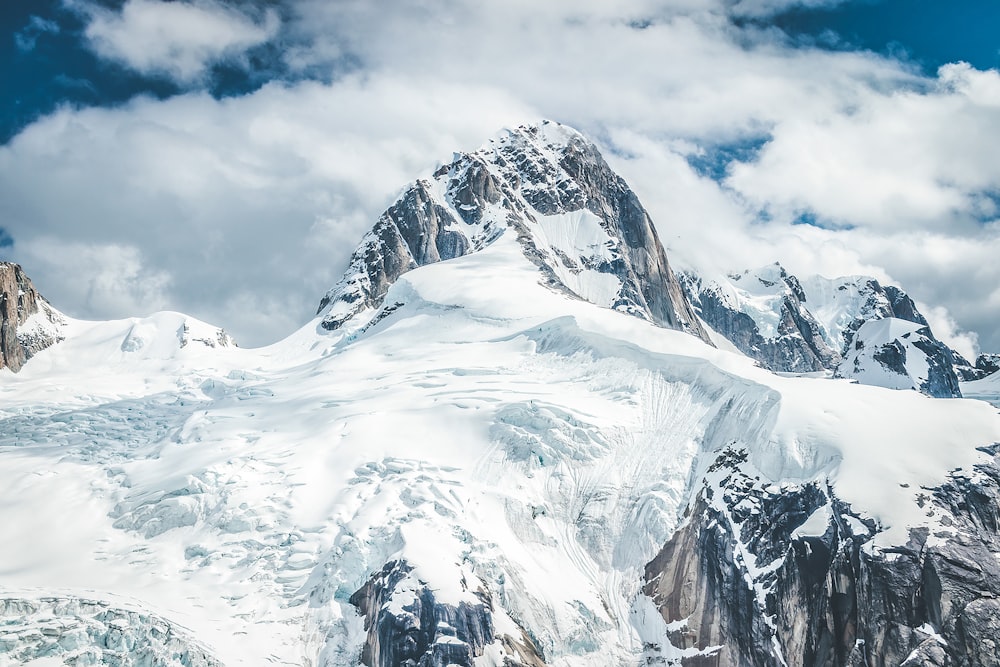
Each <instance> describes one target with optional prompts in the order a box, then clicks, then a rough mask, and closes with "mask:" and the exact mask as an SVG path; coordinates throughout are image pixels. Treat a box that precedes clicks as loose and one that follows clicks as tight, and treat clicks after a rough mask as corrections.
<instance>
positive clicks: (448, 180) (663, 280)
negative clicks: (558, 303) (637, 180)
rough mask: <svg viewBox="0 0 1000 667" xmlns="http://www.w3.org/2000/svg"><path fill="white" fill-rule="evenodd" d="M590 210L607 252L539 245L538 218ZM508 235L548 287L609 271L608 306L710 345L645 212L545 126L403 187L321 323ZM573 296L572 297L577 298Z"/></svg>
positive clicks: (560, 133) (583, 146) (583, 151)
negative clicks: (566, 275)
mask: <svg viewBox="0 0 1000 667" xmlns="http://www.w3.org/2000/svg"><path fill="white" fill-rule="evenodd" d="M582 210H587V211H590V212H591V213H593V214H594V215H596V216H597V218H598V219H599V220H600V224H601V227H602V228H603V230H604V231H605V232H606V233H607V234H608V236H609V238H610V243H611V245H612V246H613V247H612V248H610V254H609V255H610V258H609V256H602V257H601V259H599V260H595V259H594V258H593V257H571V256H569V255H566V254H565V253H561V254H560V253H557V256H553V255H552V253H550V252H548V251H546V250H545V249H544V248H540V247H539V245H538V243H537V239H538V234H537V233H536V230H537V229H538V221H539V220H540V219H542V218H544V217H545V216H551V215H556V214H563V213H573V212H577V211H582ZM506 229H511V230H512V231H513V232H514V233H515V234H516V236H517V239H518V241H520V243H521V245H522V247H523V249H524V253H525V256H526V257H528V258H529V259H530V260H531V261H532V262H534V263H535V264H536V265H537V266H538V267H539V269H540V270H541V272H542V274H543V276H544V277H545V282H546V283H547V284H549V285H550V286H552V287H553V288H555V289H560V290H562V291H565V292H567V293H571V294H572V290H571V289H570V288H569V287H568V286H567V285H566V284H565V282H564V281H562V280H561V279H560V278H559V271H557V270H556V268H557V265H559V268H563V267H565V268H568V269H569V270H570V271H571V272H579V271H581V270H584V269H587V270H594V271H598V272H601V273H608V274H613V275H614V276H615V277H617V278H618V279H619V281H620V283H621V288H620V289H619V292H618V294H617V296H616V298H615V300H614V303H612V304H609V305H610V306H611V307H612V308H614V309H616V310H620V311H622V312H626V313H629V314H632V315H635V316H637V317H641V318H644V319H647V320H649V321H651V322H654V323H656V324H658V325H660V326H664V327H668V328H672V329H679V330H682V331H686V332H688V333H691V334H692V335H695V336H698V337H700V338H702V339H703V340H705V341H706V342H708V335H707V334H706V332H705V331H704V329H703V328H702V326H701V323H700V322H699V320H698V318H697V317H696V315H695V313H694V311H693V310H692V308H691V306H690V304H689V303H688V301H687V299H686V298H685V296H684V293H683V291H682V289H681V287H680V285H679V283H678V281H677V279H676V277H675V276H674V274H673V271H672V270H671V268H670V265H669V263H668V262H667V257H666V253H665V251H664V249H663V245H662V244H661V243H660V240H659V237H658V236H657V233H656V230H655V228H654V227H653V224H652V221H651V220H650V218H649V215H648V214H647V213H646V210H645V209H644V208H643V207H642V205H641V204H640V202H639V200H638V198H637V197H636V195H635V193H634V192H632V190H631V189H630V188H629V187H628V185H627V184H626V183H625V182H624V181H623V180H622V179H621V177H619V176H618V175H617V174H615V173H614V172H613V171H612V170H611V168H610V167H609V166H608V164H607V163H606V162H605V161H604V158H603V157H602V156H601V154H600V152H599V151H598V150H597V148H596V146H594V145H593V144H592V143H591V142H589V141H587V140H586V139H584V138H583V137H582V135H580V134H579V133H577V132H575V131H573V130H570V129H569V128H564V127H562V126H558V125H557V124H554V123H548V122H543V123H542V124H541V125H538V126H531V127H519V128H517V129H516V130H512V131H509V132H508V133H506V134H505V135H503V136H501V137H500V138H498V139H496V140H494V141H492V142H491V143H490V144H489V145H487V146H486V147H484V148H483V149H481V150H480V151H478V152H475V153H471V154H460V155H458V156H456V159H455V160H454V161H453V162H452V163H450V164H448V165H445V166H443V167H441V168H440V169H438V170H437V171H436V172H435V173H434V175H433V178H432V179H430V180H421V181H418V182H417V183H415V184H414V185H412V186H410V187H409V188H408V189H407V190H406V191H405V192H404V194H403V195H402V196H401V197H400V198H399V199H398V200H397V201H396V203H394V204H393V205H392V206H391V207H390V208H389V209H388V210H387V211H386V212H385V213H383V215H382V217H381V218H380V219H379V221H378V223H377V224H376V225H375V227H374V228H373V229H372V231H371V232H369V233H368V234H367V235H366V236H365V238H364V239H363V241H362V243H361V245H360V246H359V247H358V249H357V250H356V251H355V253H354V255H353V256H352V258H351V262H350V267H349V269H348V271H347V272H346V273H345V275H344V277H343V278H342V279H341V281H340V282H339V283H338V284H337V285H336V286H334V288H333V289H331V290H330V291H329V292H328V293H327V294H326V296H324V297H323V299H322V301H321V302H320V307H319V311H318V313H319V314H321V315H322V318H321V323H320V326H321V327H323V328H324V329H328V330H335V329H338V328H340V327H341V326H343V324H344V323H345V322H346V321H347V320H349V319H351V318H352V317H354V316H355V315H356V314H358V313H359V312H362V311H364V310H366V309H373V308H377V307H378V306H379V305H380V304H381V302H382V299H383V297H384V296H385V293H386V291H387V290H388V288H389V286H391V285H392V283H393V282H395V281H396V280H397V279H398V278H399V276H401V275H402V274H404V273H406V272H407V271H411V270H413V269H415V268H417V267H419V266H423V265H426V264H430V263H433V262H439V261H445V260H448V259H453V258H455V257H460V256H462V255H466V254H468V253H471V252H476V251H477V250H480V249H482V248H483V247H485V246H486V245H488V244H490V243H491V242H493V241H494V240H495V239H496V238H497V237H498V236H499V235H500V234H502V233H503V232H504V230H506ZM575 296H579V295H575Z"/></svg>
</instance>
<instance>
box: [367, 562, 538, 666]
mask: <svg viewBox="0 0 1000 667" xmlns="http://www.w3.org/2000/svg"><path fill="white" fill-rule="evenodd" d="M471 598H472V599H470V600H462V601H459V602H457V603H455V604H450V603H447V602H443V601H440V600H438V599H437V596H436V595H435V593H434V591H433V590H432V589H431V588H430V587H429V586H427V585H426V584H424V583H422V582H420V581H419V580H416V579H415V578H414V576H413V568H412V567H410V566H409V565H408V564H407V563H406V562H404V561H391V562H389V563H386V565H385V567H383V568H382V570H381V571H380V572H377V573H375V574H374V575H372V577H371V578H370V579H369V580H368V581H367V582H366V583H365V585H364V586H362V587H361V588H360V589H359V590H358V591H357V592H355V593H354V594H353V595H352V596H351V598H350V601H351V604H353V605H354V606H355V607H357V609H358V611H359V612H360V613H361V614H362V615H363V616H364V619H365V631H366V632H367V637H366V639H365V642H364V645H363V648H362V653H361V662H362V663H363V664H365V665H368V667H475V665H476V658H480V657H482V656H483V655H484V653H486V652H487V651H491V652H492V654H493V656H492V657H493V659H494V662H493V663H491V664H498V663H499V664H502V665H503V666H504V667H544V665H545V663H544V662H543V660H542V657H541V655H540V653H539V651H538V649H537V648H536V647H535V645H534V643H533V642H532V641H531V639H530V638H529V637H528V635H527V634H526V633H524V632H523V631H520V632H519V635H520V636H517V637H514V636H511V635H510V634H504V633H503V632H502V631H499V630H497V628H496V627H495V625H494V620H493V612H494V609H493V600H492V597H491V596H490V594H489V593H488V592H487V591H485V590H483V589H480V590H477V591H474V592H473V593H472V595H471ZM500 661H502V662H500Z"/></svg>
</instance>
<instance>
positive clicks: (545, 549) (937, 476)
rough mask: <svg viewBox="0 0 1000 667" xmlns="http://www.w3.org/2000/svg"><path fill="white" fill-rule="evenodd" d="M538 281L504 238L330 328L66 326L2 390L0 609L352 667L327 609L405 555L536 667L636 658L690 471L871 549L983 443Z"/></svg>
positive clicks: (949, 412)
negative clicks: (746, 484)
mask: <svg viewBox="0 0 1000 667" xmlns="http://www.w3.org/2000/svg"><path fill="white" fill-rule="evenodd" d="M580 224H581V227H584V226H586V225H588V224H589V222H588V221H587V220H584V219H582V218H581V220H580ZM546 234H547V235H548V232H546ZM587 234H589V236H586V235H585V237H586V239H589V240H586V242H584V243H583V245H584V246H585V247H586V248H588V249H593V252H595V253H600V252H604V251H603V250H601V248H602V247H603V246H602V245H601V243H602V241H601V237H600V235H599V234H598V233H597V232H596V230H593V229H592V228H591V229H589V231H587ZM540 279H541V275H540V274H539V272H538V269H537V268H536V267H535V266H534V265H533V264H531V263H530V262H529V261H528V260H526V259H525V258H524V255H523V254H522V251H521V247H520V246H519V244H518V243H517V241H516V240H515V239H514V238H513V234H511V233H507V234H505V235H504V236H503V237H502V238H500V239H499V240H498V241H497V242H496V243H494V244H493V245H490V246H489V247H487V248H486V249H484V250H483V251H481V252H479V253H475V254H472V255H468V256H465V257H462V258H459V259H456V260H453V261H449V262H443V263H439V264H434V265H430V266H426V267H423V268H420V269H417V270H415V271H412V272H410V273H407V274H406V275H404V276H403V277H402V278H401V279H400V280H399V281H398V282H397V284H396V285H395V286H394V287H393V288H392V289H391V290H390V292H389V294H388V295H387V297H386V299H385V303H387V304H395V303H397V302H398V303H402V304H403V305H402V306H400V307H399V308H398V309H396V310H395V311H394V312H393V313H392V314H390V315H388V316H387V317H385V318H384V319H382V320H381V321H379V322H378V323H377V324H374V326H371V327H367V328H366V327H364V326H363V325H364V324H365V323H364V322H355V323H349V324H348V326H347V327H345V329H344V330H342V331H341V332H339V333H338V334H337V335H334V336H331V335H329V334H325V333H318V332H317V330H316V326H315V323H312V324H310V325H309V326H307V327H306V328H304V329H303V330H302V331H299V332H297V333H296V334H294V335H293V336H291V337H290V338H289V339H288V340H287V341H284V342H282V343H278V344H276V345H274V346H271V347H268V348H263V349H260V350H241V349H238V348H233V347H222V346H216V347H210V346H209V345H208V344H197V345H196V344H194V343H191V342H189V343H187V344H184V345H182V342H183V340H184V339H185V334H184V328H185V324H186V325H187V330H188V333H187V334H186V336H187V339H188V340H192V341H193V340H195V339H206V340H211V339H213V336H217V335H218V334H217V330H215V329H214V328H211V327H208V326H207V325H202V324H200V323H196V322H195V321H193V320H190V318H184V317H183V316H180V315H178V314H173V313H165V314H160V315H157V316H153V317H151V318H147V319H146V320H129V321H121V322H111V323H99V324H94V323H78V322H74V323H71V324H70V325H69V326H70V327H71V330H67V332H66V335H67V338H68V340H66V341H65V342H64V343H61V344H59V345H57V346H54V347H52V348H50V349H48V350H45V351H44V352H42V353H40V354H39V355H37V357H36V358H34V359H33V360H32V361H31V362H30V363H29V364H27V365H26V366H25V368H24V370H23V371H22V372H21V374H19V375H13V374H10V373H7V372H4V373H0V512H2V516H4V517H5V518H8V520H7V521H6V522H5V535H4V542H3V545H2V546H0V581H2V582H3V583H2V585H3V588H4V590H3V591H2V593H4V594H5V595H7V596H11V595H16V596H20V597H25V598H39V597H42V596H46V595H52V594H58V595H62V596H67V597H74V596H75V597H80V598H87V599H96V600H110V601H127V603H128V604H127V605H126V604H124V603H123V604H117V605H116V606H127V607H128V608H132V609H139V610H143V612H144V613H147V614H149V615H150V617H153V616H155V617H156V618H162V619H166V620H167V621H169V622H171V623H175V624H178V625H179V626H181V627H184V628H188V629H190V630H191V631H192V633H193V634H194V636H195V637H196V639H197V640H198V641H199V642H200V643H201V644H203V645H204V646H206V647H207V649H208V650H209V651H210V652H211V653H212V654H214V655H215V656H216V657H218V658H219V659H220V660H221V661H222V662H223V663H224V664H226V665H261V664H267V663H277V664H295V665H304V664H316V662H317V660H320V663H319V664H323V663H322V660H326V661H327V662H326V664H331V665H348V664H352V662H353V661H354V660H356V659H357V657H358V650H359V648H360V645H361V642H362V641H363V628H362V624H361V619H360V618H359V617H358V616H357V614H356V612H355V610H354V608H353V607H352V606H351V605H350V604H349V602H348V600H347V598H348V597H349V596H350V595H351V594H352V593H353V592H354V591H356V590H357V589H358V588H359V587H360V586H361V585H362V584H364V583H365V581H366V580H367V578H368V577H369V576H370V575H371V574H372V573H373V572H374V571H377V570H379V569H381V567H382V565H383V564H384V563H385V562H386V561H387V560H391V559H394V558H405V559H406V560H407V561H409V562H410V563H411V564H412V565H413V566H414V567H415V568H416V569H415V570H414V574H413V576H414V577H416V578H417V579H418V580H419V581H422V582H425V583H426V584H428V585H429V586H431V587H432V588H434V589H435V590H436V591H437V593H438V595H439V599H441V600H443V601H446V602H447V601H458V600H459V599H461V598H462V597H463V596H465V595H468V593H467V587H468V582H473V586H472V588H475V586H476V585H479V584H482V585H483V586H484V587H485V588H486V589H488V590H489V591H490V592H491V594H492V595H493V598H494V600H495V601H496V603H497V609H498V619H497V623H498V627H500V628H501V629H507V630H508V631H510V632H514V629H515V622H517V623H520V624H522V625H523V626H524V627H526V628H530V629H531V631H532V632H533V633H535V635H536V636H537V638H538V640H539V641H540V643H541V645H542V647H543V648H544V650H545V652H546V656H547V658H548V659H549V662H550V664H552V665H556V666H566V667H568V666H570V665H573V666H585V665H593V666H597V665H601V666H603V665H608V664H638V663H639V662H640V660H641V659H642V655H643V642H644V641H647V640H649V638H650V637H657V636H662V633H661V635H657V632H658V630H657V627H658V626H657V623H658V622H659V621H658V619H657V618H656V617H655V612H651V610H650V609H649V605H648V601H646V600H645V599H644V598H642V596H641V595H640V594H639V588H640V583H641V582H640V579H641V573H642V568H643V566H644V565H645V563H646V562H647V561H648V560H650V559H651V558H652V557H653V555H655V553H656V551H657V550H658V549H659V548H660V547H661V546H662V544H663V542H664V541H665V540H667V539H668V538H669V536H670V534H671V532H672V531H673V530H674V528H675V527H676V525H677V521H678V516H679V514H680V512H682V511H683V508H684V507H685V505H686V503H687V502H688V500H689V499H690V496H691V494H692V493H693V492H695V491H696V490H697V485H698V484H699V483H700V476H699V475H700V474H701V471H703V470H704V468H705V467H706V466H707V465H708V464H709V463H710V462H711V460H712V457H713V452H715V451H718V450H721V449H722V448H724V447H727V446H730V445H733V444H736V445H738V446H741V447H745V448H746V449H747V450H748V452H749V453H750V459H751V463H752V464H753V465H754V466H755V467H756V468H757V469H759V470H760V471H761V472H762V473H763V474H764V475H766V476H767V477H768V478H770V479H771V480H772V481H773V482H775V483H779V484H780V482H781V481H783V480H799V481H802V480H810V479H816V478H824V477H829V478H830V480H832V482H833V484H834V488H835V490H836V492H837V494H838V495H840V497H841V498H843V499H845V500H846V501H848V502H850V503H851V504H852V505H853V507H854V509H855V511H857V512H859V513H862V514H864V515H866V516H870V517H873V518H875V519H877V520H878V521H879V522H880V523H881V525H882V526H883V528H884V529H885V530H884V531H883V532H882V533H881V534H880V536H879V537H878V538H877V539H878V540H879V544H883V545H885V544H892V543H898V542H900V541H905V538H906V528H907V526H912V525H918V524H920V523H921V522H924V521H926V520H927V518H926V517H925V516H924V514H923V512H922V511H921V510H920V509H919V507H918V506H917V504H916V502H915V500H916V495H917V493H919V492H920V487H921V486H933V485H935V484H939V483H941V482H942V481H943V480H944V477H945V475H946V474H947V471H949V470H952V469H955V468H961V467H965V468H968V467H969V466H971V465H972V464H973V463H975V462H976V461H978V460H980V459H981V457H983V456H984V455H983V454H982V453H980V452H977V451H976V449H975V448H976V447H978V446H981V445H985V444H989V443H992V442H995V441H1000V416H998V415H997V412H996V410H995V409H994V408H993V407H992V406H990V405H988V404H986V403H984V402H980V401H969V400H938V399H930V398H927V397H924V396H922V395H920V394H918V393H916V392H893V391H890V390H885V389H881V388H877V387H867V386H858V385H855V384H851V383H850V382H848V381H838V380H822V379H811V378H786V377H778V376H776V375H773V374H771V373H768V372H766V371H764V370H762V369H759V368H757V367H755V366H754V364H753V362H752V361H750V360H749V359H747V358H745V357H742V356H740V355H737V354H733V353H730V352H726V351H722V350H718V349H714V348H711V347H708V346H707V345H705V344H703V343H702V342H701V341H699V340H697V339H695V338H693V337H691V336H688V335H685V334H682V333H679V332H675V331H668V330H664V329H660V328H657V327H655V326H652V325H650V324H648V323H646V322H643V321H641V320H639V319H637V318H634V317H630V316H627V315H623V314H619V313H615V312H613V311H611V310H608V309H606V308H600V307H598V306H596V305H593V304H590V303H586V302H584V301H580V300H576V299H571V298H567V296H566V295H565V294H562V293H559V292H555V291H552V290H549V289H547V288H545V287H543V286H541V285H540V284H539V281H540ZM904 484H905V485H906V486H903V485H904ZM803 530H806V529H805V528H804V529H803ZM463 578H464V579H465V580H466V582H467V585H466V586H463V585H462V584H461V582H462V579H463ZM667 648H668V649H669V647H667ZM664 657H670V656H669V655H667V654H666V653H665V654H664ZM497 660H499V657H498V654H497V653H496V652H495V651H494V652H488V653H487V655H485V656H483V658H481V659H480V664H481V665H484V666H485V665H490V664H496V661H497ZM43 664H44V663H43Z"/></svg>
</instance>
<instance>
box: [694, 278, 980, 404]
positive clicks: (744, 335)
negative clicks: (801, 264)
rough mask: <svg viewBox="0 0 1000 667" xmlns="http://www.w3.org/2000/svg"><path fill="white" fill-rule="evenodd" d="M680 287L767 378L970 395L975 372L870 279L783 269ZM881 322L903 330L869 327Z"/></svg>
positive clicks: (900, 298) (916, 314)
mask: <svg viewBox="0 0 1000 667" xmlns="http://www.w3.org/2000/svg"><path fill="white" fill-rule="evenodd" d="M681 282H682V284H683V285H684V287H685V290H686V292H687V294H688V296H689V298H690V299H691V302H692V303H693V304H694V307H695V310H696V311H697V312H698V314H699V315H700V316H701V317H702V319H703V320H704V321H705V322H706V323H707V324H708V325H709V326H710V327H712V329H714V330H715V331H717V332H718V333H720V334H722V335H723V336H725V337H726V338H727V339H729V340H730V341H731V342H732V343H733V344H734V345H735V346H736V347H737V348H738V349H739V350H740V351H741V352H743V353H744V354H746V355H748V356H750V357H752V358H754V359H756V360H757V361H759V362H760V363H761V364H762V365H763V366H764V367H765V368H769V369H770V370H773V371H777V372H790V373H808V372H816V371H822V370H828V371H832V372H834V373H835V374H836V375H837V376H838V377H845V378H851V379H854V380H857V381H858V382H861V383H862V384H872V385H875V386H881V387H889V388H892V389H917V390H918V391H921V392H923V393H925V394H927V395H929V396H935V397H939V398H953V397H960V396H961V395H962V394H961V390H960V388H959V382H958V376H957V374H956V368H963V369H965V368H966V367H967V366H968V362H966V361H965V360H964V359H963V358H962V357H961V355H959V354H958V353H956V352H955V351H954V350H951V349H950V348H948V347H947V346H946V345H944V344H943V343H941V342H940V341H938V340H937V338H935V336H934V333H933V332H932V331H931V328H930V325H929V324H928V323H927V320H926V318H924V316H923V315H922V314H921V313H920V311H919V310H918V309H917V306H916V304H914V302H913V300H912V299H911V298H910V297H909V295H907V294H906V292H904V291H903V290H901V289H899V288H898V287H894V286H892V285H885V286H883V285H881V284H879V282H878V281H877V280H875V279H874V278H871V277H868V276H845V277H841V278H834V279H828V278H823V277H821V276H808V277H805V278H801V279H800V278H798V277H796V276H793V275H791V274H789V273H788V272H787V271H786V270H785V269H784V268H783V267H782V266H781V265H780V264H772V265H769V266H765V267H762V268H760V269H756V270H747V271H744V272H742V273H738V274H733V275H730V276H726V277H724V278H715V279H711V280H706V279H704V278H701V277H699V276H697V275H695V274H685V275H682V276H681ZM881 320H895V321H898V322H901V324H898V325H895V326H889V325H888V324H886V326H875V325H870V324H869V323H872V322H875V321H881ZM907 324H912V325H913V326H907ZM918 332H919V333H918ZM897 333H898V336H897V335H896V334H897ZM911 336H919V337H920V341H919V342H916V343H913V341H910V340H909V339H910V338H911ZM914 340H916V339H914ZM966 376H967V377H969V378H972V377H974V376H975V371H974V370H968V371H966Z"/></svg>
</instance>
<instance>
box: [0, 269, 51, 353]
mask: <svg viewBox="0 0 1000 667" xmlns="http://www.w3.org/2000/svg"><path fill="white" fill-rule="evenodd" d="M63 324H64V320H63V317H62V315H60V314H59V312H58V311H56V310H55V309H54V308H52V306H50V305H49V304H48V302H46V301H45V299H43V298H42V296H41V295H40V294H39V293H38V292H37V291H36V290H35V286H34V285H32V284H31V281H30V280H29V279H28V277H27V276H26V275H25V274H24V271H22V270H21V267H20V266H18V265H17V264H12V263H10V262H0V368H10V369H11V370H12V371H14V372H15V373H16V372H17V371H19V370H21V367H22V366H24V363H25V362H26V361H27V360H28V359H30V358H31V357H32V356H34V355H35V354H37V353H38V352H40V351H42V350H44V349H45V348H47V347H49V346H50V345H52V344H53V343H57V342H59V341H60V340H62V336H61V335H60V329H61V328H62V325H63Z"/></svg>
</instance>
